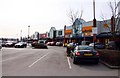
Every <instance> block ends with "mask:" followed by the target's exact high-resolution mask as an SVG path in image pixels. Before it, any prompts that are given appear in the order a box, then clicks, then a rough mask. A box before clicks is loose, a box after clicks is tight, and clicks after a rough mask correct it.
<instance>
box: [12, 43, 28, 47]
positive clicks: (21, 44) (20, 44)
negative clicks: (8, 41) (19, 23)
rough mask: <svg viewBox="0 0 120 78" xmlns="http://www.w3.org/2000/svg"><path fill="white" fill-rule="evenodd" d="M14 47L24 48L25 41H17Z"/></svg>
mask: <svg viewBox="0 0 120 78" xmlns="http://www.w3.org/2000/svg"><path fill="white" fill-rule="evenodd" d="M14 47H15V48H26V47H27V43H26V42H19V43H16V44H15V46H14Z"/></svg>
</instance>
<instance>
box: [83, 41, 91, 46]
mask: <svg viewBox="0 0 120 78" xmlns="http://www.w3.org/2000/svg"><path fill="white" fill-rule="evenodd" d="M90 43H91V42H90V41H82V42H81V45H89V44H90Z"/></svg>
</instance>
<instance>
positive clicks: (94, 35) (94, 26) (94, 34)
mask: <svg viewBox="0 0 120 78" xmlns="http://www.w3.org/2000/svg"><path fill="white" fill-rule="evenodd" d="M93 11H94V12H93V13H94V19H93V28H94V30H95V31H97V30H96V19H95V0H93ZM93 42H94V49H95V42H96V33H93Z"/></svg>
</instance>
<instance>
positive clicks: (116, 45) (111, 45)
mask: <svg viewBox="0 0 120 78" xmlns="http://www.w3.org/2000/svg"><path fill="white" fill-rule="evenodd" d="M107 46H108V49H111V50H120V41H110V42H108V44H107Z"/></svg>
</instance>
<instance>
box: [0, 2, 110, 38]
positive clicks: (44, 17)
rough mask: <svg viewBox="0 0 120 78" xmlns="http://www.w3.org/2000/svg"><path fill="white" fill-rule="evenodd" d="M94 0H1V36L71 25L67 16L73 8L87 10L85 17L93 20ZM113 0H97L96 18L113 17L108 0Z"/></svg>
mask: <svg viewBox="0 0 120 78" xmlns="http://www.w3.org/2000/svg"><path fill="white" fill-rule="evenodd" d="M92 1H93V0H0V38H1V37H7V38H13V37H15V38H16V37H18V38H19V37H20V32H21V30H22V36H27V35H28V25H30V35H32V34H33V33H34V32H36V31H38V32H40V33H45V32H46V31H49V29H50V28H51V27H52V26H54V27H56V29H63V27H64V25H70V19H69V18H68V16H67V12H69V9H73V10H74V11H81V10H83V16H82V18H83V19H84V20H85V21H91V20H93V2H92ZM109 1H111V0H96V19H97V20H101V16H102V14H103V15H104V17H105V18H110V16H111V13H110V12H111V10H110V8H109V6H108V2H109Z"/></svg>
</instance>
